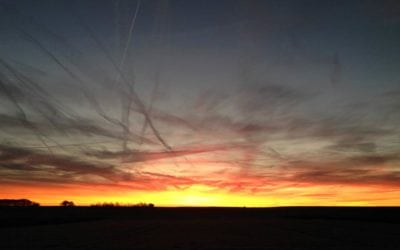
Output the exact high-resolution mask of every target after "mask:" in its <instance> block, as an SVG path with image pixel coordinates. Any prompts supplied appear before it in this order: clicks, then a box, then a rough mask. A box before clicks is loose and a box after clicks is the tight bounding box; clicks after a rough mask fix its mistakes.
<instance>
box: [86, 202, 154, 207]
mask: <svg viewBox="0 0 400 250" xmlns="http://www.w3.org/2000/svg"><path fill="white" fill-rule="evenodd" d="M90 206H91V207H144V208H153V207H154V204H153V203H144V202H139V203H136V204H120V203H118V202H115V203H113V202H103V203H96V204H92V205H90Z"/></svg>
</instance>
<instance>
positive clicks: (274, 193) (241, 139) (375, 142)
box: [0, 0, 400, 207]
mask: <svg viewBox="0 0 400 250" xmlns="http://www.w3.org/2000/svg"><path fill="white" fill-rule="evenodd" d="M399 44H400V2H399V1H396V0H381V1H378V0H376V1H374V0H366V1H361V0H360V1H349V0H347V1H345V0H343V1H341V0H339V1H317V0H304V1H298V0H284V1H257V0H254V1H249V0H218V1H216V0H198V1H188V0H142V1H135V0H132V1H128V0H102V1H98V0H96V1H95V0H91V1H89V0H85V1H78V0H76V1H70V0H56V1H50V0H42V1H35V0H0V199H2V198H28V199H31V200H33V201H37V202H39V203H41V204H42V205H56V204H59V203H60V202H61V201H62V200H64V199H69V200H73V201H74V202H75V203H77V204H78V205H88V204H93V203H97V202H120V203H138V202H152V203H154V204H155V205H156V206H249V207H251V206H288V205H289V206H290V205H400V46H399Z"/></svg>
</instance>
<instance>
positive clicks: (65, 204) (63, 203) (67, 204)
mask: <svg viewBox="0 0 400 250" xmlns="http://www.w3.org/2000/svg"><path fill="white" fill-rule="evenodd" d="M60 206H62V207H74V206H75V204H74V202H73V201H67V200H65V201H63V202H61V203H60Z"/></svg>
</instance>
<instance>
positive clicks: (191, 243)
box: [0, 207, 400, 249]
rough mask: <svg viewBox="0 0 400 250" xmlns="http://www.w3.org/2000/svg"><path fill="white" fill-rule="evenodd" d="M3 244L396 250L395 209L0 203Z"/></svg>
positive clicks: (399, 238) (399, 213) (399, 222)
mask: <svg viewBox="0 0 400 250" xmlns="http://www.w3.org/2000/svg"><path fill="white" fill-rule="evenodd" d="M0 216H1V226H0V237H1V241H0V249H400V227H399V226H400V208H310V207H303V208H296V207H293V208H265V209H264V208H263V209H253V208H153V209H148V208H147V209H142V208H86V207H73V208H61V207H39V208H0Z"/></svg>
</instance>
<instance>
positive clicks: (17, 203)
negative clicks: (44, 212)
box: [0, 199, 40, 207]
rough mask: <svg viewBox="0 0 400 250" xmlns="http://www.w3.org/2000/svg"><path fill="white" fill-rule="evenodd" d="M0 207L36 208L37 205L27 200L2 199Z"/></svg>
mask: <svg viewBox="0 0 400 250" xmlns="http://www.w3.org/2000/svg"><path fill="white" fill-rule="evenodd" d="M0 206H2V207H38V206H40V204H39V203H37V202H34V201H30V200H28V199H19V200H15V199H2V200H0Z"/></svg>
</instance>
